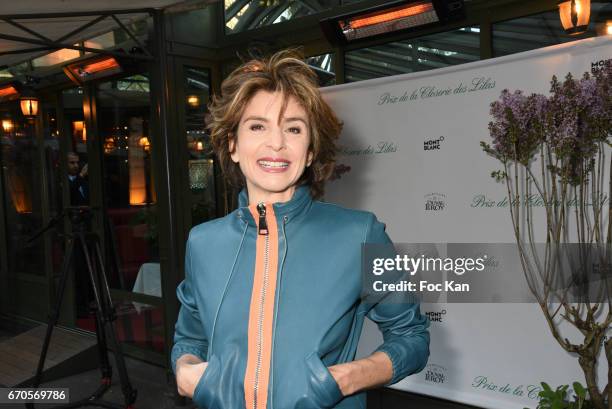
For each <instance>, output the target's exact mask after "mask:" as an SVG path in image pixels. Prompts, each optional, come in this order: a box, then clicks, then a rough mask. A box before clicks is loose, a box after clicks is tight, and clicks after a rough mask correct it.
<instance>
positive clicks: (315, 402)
mask: <svg viewBox="0 0 612 409" xmlns="http://www.w3.org/2000/svg"><path fill="white" fill-rule="evenodd" d="M305 363H306V370H307V377H306V379H307V382H308V396H303V397H301V398H300V399H299V400H298V401H297V403H296V406H295V407H296V409H319V408H331V407H333V406H334V405H336V403H338V402H339V401H340V400H341V399H342V397H343V395H342V392H341V391H340V387H339V386H338V384H337V383H336V380H335V379H334V377H333V376H332V374H331V373H330V372H329V369H327V367H326V366H325V364H323V362H322V361H321V358H319V356H318V355H317V354H316V353H315V352H313V353H311V354H310V355H308V356H307V357H306V358H305Z"/></svg>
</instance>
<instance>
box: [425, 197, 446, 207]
mask: <svg viewBox="0 0 612 409" xmlns="http://www.w3.org/2000/svg"><path fill="white" fill-rule="evenodd" d="M445 207H446V195H445V194H443V193H430V194H428V195H425V210H428V211H430V210H433V211H438V210H444V208H445Z"/></svg>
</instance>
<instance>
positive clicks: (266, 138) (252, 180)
mask: <svg viewBox="0 0 612 409" xmlns="http://www.w3.org/2000/svg"><path fill="white" fill-rule="evenodd" d="M282 100H283V95H282V94H281V93H280V92H278V91H277V92H268V91H263V90H260V91H258V92H257V93H256V94H255V95H254V96H253V98H251V100H250V101H249V103H248V104H247V106H246V108H245V110H244V113H243V114H242V118H240V123H239V124H238V133H237V135H236V142H235V146H234V143H230V150H232V149H234V148H235V149H234V152H233V153H232V155H231V156H232V160H233V161H234V162H236V163H238V164H239V165H240V170H242V173H243V174H244V176H245V178H246V185H247V191H248V193H249V202H250V203H251V204H253V203H259V202H266V203H275V202H286V201H288V200H290V199H291V197H292V196H293V192H294V190H295V186H296V183H297V182H298V180H299V178H300V176H302V173H303V172H304V169H305V168H306V166H309V165H310V163H311V161H312V153H311V152H309V150H308V146H309V144H310V134H309V124H308V116H307V114H306V111H305V110H304V108H302V106H301V105H300V104H299V103H298V102H297V101H296V99H295V98H294V97H292V96H289V99H288V101H287V108H286V109H285V112H284V115H283V117H282V118H281V117H280V114H281V105H282Z"/></svg>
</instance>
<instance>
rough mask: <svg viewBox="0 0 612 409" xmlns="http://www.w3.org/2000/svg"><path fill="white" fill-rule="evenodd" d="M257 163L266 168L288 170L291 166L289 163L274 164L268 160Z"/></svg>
mask: <svg viewBox="0 0 612 409" xmlns="http://www.w3.org/2000/svg"><path fill="white" fill-rule="evenodd" d="M257 163H259V164H260V165H261V166H264V167H266V168H286V167H287V166H289V164H288V163H287V162H272V161H268V160H259V161H257Z"/></svg>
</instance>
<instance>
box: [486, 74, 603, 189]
mask: <svg viewBox="0 0 612 409" xmlns="http://www.w3.org/2000/svg"><path fill="white" fill-rule="evenodd" d="M490 113H491V116H492V117H493V121H491V122H490V123H489V134H490V136H491V139H492V143H491V145H489V144H487V143H485V142H481V145H482V147H483V149H484V150H485V151H486V152H487V153H489V154H490V155H492V156H494V157H495V158H497V159H498V160H500V161H502V162H503V163H507V162H519V163H521V164H523V165H525V166H526V165H528V163H529V162H530V161H531V160H532V159H533V157H534V155H535V154H536V153H537V152H538V151H539V150H540V149H548V150H550V151H551V153H552V154H553V155H554V156H555V157H556V158H557V159H558V160H559V162H560V163H561V165H560V167H559V168H558V169H553V171H556V172H558V173H559V174H562V175H564V176H565V177H567V178H568V180H569V181H570V182H571V183H580V181H581V178H582V176H580V175H582V174H583V173H584V171H585V170H586V171H588V170H589V169H588V167H589V166H591V165H590V163H592V162H593V158H594V156H595V155H596V154H597V152H598V150H599V146H600V144H601V143H603V142H609V138H610V136H611V135H610V132H611V123H612V67H610V66H606V67H605V68H603V69H602V70H600V71H599V72H597V73H596V74H595V75H594V76H591V75H589V74H588V73H585V75H584V76H583V77H582V79H580V80H576V79H574V78H573V77H572V75H571V74H568V75H567V76H566V77H565V79H564V81H563V82H560V81H558V80H557V78H556V77H553V78H552V81H551V88H550V95H549V96H548V97H546V96H544V95H540V94H532V95H530V96H525V95H524V93H523V92H522V91H520V90H516V91H514V92H510V91H509V90H507V89H505V90H503V91H502V92H501V95H500V97H499V99H498V100H497V101H494V102H493V103H492V104H491V111H490Z"/></svg>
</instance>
